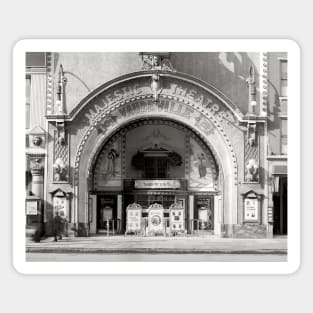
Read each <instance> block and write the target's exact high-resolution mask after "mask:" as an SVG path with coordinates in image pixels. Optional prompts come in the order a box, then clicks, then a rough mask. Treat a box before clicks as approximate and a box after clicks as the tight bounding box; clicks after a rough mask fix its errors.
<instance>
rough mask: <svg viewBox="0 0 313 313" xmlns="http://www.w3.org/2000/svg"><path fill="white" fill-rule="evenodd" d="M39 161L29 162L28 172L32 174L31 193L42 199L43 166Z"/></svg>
mask: <svg viewBox="0 0 313 313" xmlns="http://www.w3.org/2000/svg"><path fill="white" fill-rule="evenodd" d="M41 161H42V160H40V159H33V160H31V166H30V170H31V174H32V193H33V195H34V196H37V197H39V198H40V199H43V196H44V188H43V187H44V186H43V165H42V162H41Z"/></svg>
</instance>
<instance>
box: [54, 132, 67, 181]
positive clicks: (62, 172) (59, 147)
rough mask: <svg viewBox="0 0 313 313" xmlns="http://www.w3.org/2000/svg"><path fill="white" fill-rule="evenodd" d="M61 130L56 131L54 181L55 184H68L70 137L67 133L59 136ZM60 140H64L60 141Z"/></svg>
mask: <svg viewBox="0 0 313 313" xmlns="http://www.w3.org/2000/svg"><path fill="white" fill-rule="evenodd" d="M59 132H60V130H56V131H54V162H53V180H54V181H55V182H68V180H69V148H68V136H65V132H64V133H63V135H62V136H60V135H59ZM60 138H62V139H61V140H60Z"/></svg>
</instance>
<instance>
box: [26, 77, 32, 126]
mask: <svg viewBox="0 0 313 313" xmlns="http://www.w3.org/2000/svg"><path fill="white" fill-rule="evenodd" d="M30 85H31V76H30V75H26V108H25V112H26V129H29V126H30Z"/></svg>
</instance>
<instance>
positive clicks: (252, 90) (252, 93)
mask: <svg viewBox="0 0 313 313" xmlns="http://www.w3.org/2000/svg"><path fill="white" fill-rule="evenodd" d="M246 82H247V84H248V87H249V110H248V114H249V115H254V114H255V107H256V81H255V69H254V67H253V66H252V65H251V66H250V68H249V77H248V78H247V80H246Z"/></svg>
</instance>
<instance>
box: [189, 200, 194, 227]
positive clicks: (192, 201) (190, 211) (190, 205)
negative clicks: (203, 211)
mask: <svg viewBox="0 0 313 313" xmlns="http://www.w3.org/2000/svg"><path fill="white" fill-rule="evenodd" d="M193 212H194V195H189V220H188V225H187V230H188V233H190V232H191V231H192V228H193V226H192V225H193V223H191V220H193V218H194V215H193Z"/></svg>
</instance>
